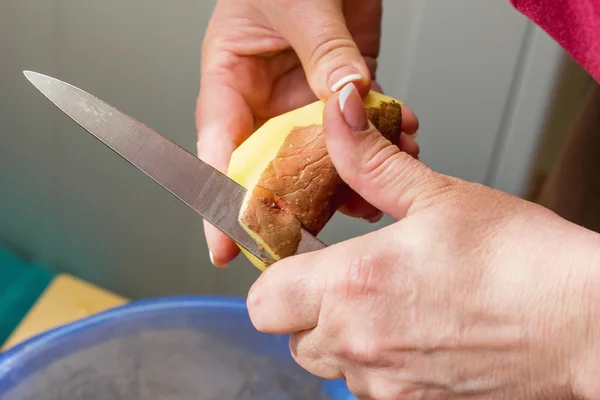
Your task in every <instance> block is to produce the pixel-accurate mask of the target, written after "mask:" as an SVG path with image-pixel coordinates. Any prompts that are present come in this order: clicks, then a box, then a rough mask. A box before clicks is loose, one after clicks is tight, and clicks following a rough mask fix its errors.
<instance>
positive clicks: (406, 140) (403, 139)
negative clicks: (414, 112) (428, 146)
mask: <svg viewBox="0 0 600 400" xmlns="http://www.w3.org/2000/svg"><path fill="white" fill-rule="evenodd" d="M398 147H399V148H400V150H401V151H403V152H405V153H407V154H409V155H410V156H411V157H414V158H416V159H418V158H419V153H420V152H421V148H420V147H419V145H418V144H417V142H416V141H415V139H414V138H412V137H411V136H410V135H408V134H406V133H403V134H402V135H400V138H399V139H398Z"/></svg>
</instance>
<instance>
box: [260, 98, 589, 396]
mask: <svg viewBox="0 0 600 400" xmlns="http://www.w3.org/2000/svg"><path fill="white" fill-rule="evenodd" d="M343 96H348V97H347V98H346V101H345V106H344V107H343V111H341V110H340V107H339V105H338V95H335V96H334V97H333V98H332V100H330V101H329V102H328V104H327V108H326V112H325V117H324V123H325V126H326V132H327V133H326V135H327V148H328V151H329V154H330V156H331V159H332V161H333V163H334V165H335V167H336V168H337V169H338V172H339V173H340V175H341V176H342V178H343V179H344V180H345V181H346V182H347V183H348V184H349V185H350V186H351V187H352V188H353V189H354V190H355V191H356V192H357V193H358V194H359V195H361V196H363V197H364V199H365V200H367V201H369V202H370V203H371V204H373V205H375V206H376V207H378V208H380V209H381V210H383V211H385V212H387V213H388V214H390V215H391V216H392V217H394V218H395V219H397V220H399V222H396V223H395V224H393V225H391V226H389V227H387V228H384V229H381V230H379V231H376V232H373V233H370V234H367V235H365V236H362V237H358V238H354V239H351V240H348V241H346V242H343V243H339V244H336V245H333V246H330V247H328V248H326V249H324V250H321V251H316V252H313V253H308V254H303V255H299V256H295V257H291V258H287V259H284V260H282V261H279V262H277V263H276V264H274V265H272V266H271V267H270V268H269V269H267V270H266V272H265V273H264V274H263V275H262V276H261V277H260V278H259V280H258V281H257V282H256V284H255V285H254V286H253V288H252V289H251V291H250V293H249V296H248V307H249V311H250V316H251V318H252V321H253V323H254V324H255V326H256V327H257V329H259V330H261V331H263V332H269V333H281V334H286V333H291V334H292V337H291V342H290V347H291V351H292V354H293V356H294V358H295V359H296V361H297V362H298V363H299V364H300V365H301V366H302V367H304V368H305V369H307V370H308V371H310V372H311V373H313V374H315V375H318V376H321V377H324V378H328V379H339V378H342V377H343V378H345V380H346V383H347V385H348V388H349V389H350V391H352V392H353V393H354V394H355V395H356V396H358V397H359V398H361V399H377V400H383V399H408V398H425V399H434V398H435V399H437V398H462V397H469V398H486V399H517V398H518V399H529V398H532V399H533V398H536V399H537V398H544V397H550V398H555V399H556V398H571V397H572V396H575V395H577V396H581V397H582V398H584V397H585V396H588V398H598V397H597V396H598V395H599V394H600V387H599V386H600V385H599V384H598V379H597V378H598V375H597V371H598V370H600V356H599V354H600V340H599V337H598V335H599V334H600V331H599V328H600V326H599V324H600V301H598V300H599V297H600V296H599V295H598V287H595V286H599V285H598V282H599V281H600V279H599V275H600V268H599V266H600V256H599V254H600V253H599V249H600V239H599V235H597V234H595V233H593V232H590V231H587V230H586V229H584V228H581V227H579V226H576V225H574V224H571V223H569V222H567V221H565V220H563V219H561V218H560V217H558V216H557V215H555V214H554V213H552V212H550V211H548V210H547V209H544V208H542V207H540V206H537V205H535V204H532V203H529V202H526V201H523V200H520V199H518V198H515V197H512V196H509V195H507V194H504V193H502V192H499V191H496V190H492V189H490V188H487V187H484V186H481V185H477V184H472V183H469V182H464V181H461V180H458V179H454V178H451V177H447V176H444V175H441V174H437V173H435V172H433V171H432V170H430V169H429V168H427V167H426V166H425V165H423V164H422V163H420V162H419V161H418V160H416V159H414V158H412V157H410V156H408V155H406V154H405V153H403V152H401V151H400V150H399V149H398V147H397V146H393V145H392V144H391V143H389V142H387V141H386V140H385V139H384V138H383V137H382V136H381V135H380V134H379V133H378V132H377V131H376V130H375V129H374V128H373V127H372V125H370V124H369V123H368V122H367V120H366V118H365V117H364V111H362V108H361V104H360V96H359V95H358V92H357V91H356V90H353V91H351V92H348V91H346V90H344V91H343V92H342V94H341V95H340V97H343ZM594 395H595V396H596V397H593V396H594Z"/></svg>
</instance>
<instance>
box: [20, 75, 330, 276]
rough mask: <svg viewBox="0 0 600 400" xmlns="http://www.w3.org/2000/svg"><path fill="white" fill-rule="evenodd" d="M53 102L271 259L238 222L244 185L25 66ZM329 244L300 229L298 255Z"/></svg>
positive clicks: (95, 100) (229, 233)
mask: <svg viewBox="0 0 600 400" xmlns="http://www.w3.org/2000/svg"><path fill="white" fill-rule="evenodd" d="M23 73H24V75H25V77H26V78H27V79H28V80H29V81H30V82H31V83H32V84H33V85H34V86H35V87H36V88H37V89H38V90H39V91H40V92H41V93H42V94H43V95H44V96H46V97H47V98H48V99H49V100H50V101H51V102H52V103H54V105H56V106H57V107H58V108H59V109H60V110H61V111H63V112H64V113H65V114H66V115H67V116H69V117H70V118H71V119H72V120H73V121H75V122H76V123H77V124H79V125H80V126H81V127H82V128H84V129H85V130H86V131H88V132H89V133H91V134H92V135H93V136H94V137H95V138H97V139H98V140H100V141H101V142H102V143H104V144H105V145H106V146H108V147H109V148H110V149H112V150H113V151H114V152H116V153H117V154H119V155H120V156H121V157H122V158H124V159H125V160H126V161H128V162H129V163H130V164H132V165H133V166H134V167H136V168H137V169H139V170H140V171H141V172H143V173H144V174H146V176H148V177H149V178H151V179H152V180H154V181H155V182H156V183H158V184H159V185H160V186H162V187H163V188H164V189H166V190H167V191H169V192H170V193H171V194H172V195H173V196H175V197H176V198H178V199H179V200H181V201H182V202H183V203H185V204H186V205H187V206H188V207H190V208H192V209H193V210H194V211H196V212H197V213H198V214H200V216H202V217H203V218H205V219H206V220H207V221H209V222H210V223H211V224H213V225H214V226H216V227H217V228H218V229H220V230H221V231H222V232H224V233H225V234H226V235H227V236H229V237H230V238H231V239H233V240H234V241H235V242H236V243H238V244H239V245H240V246H242V247H243V248H245V249H246V250H248V251H249V252H250V253H252V254H253V255H254V256H256V257H257V258H259V259H260V260H261V261H262V262H264V263H266V264H267V265H268V264H269V263H272V262H273V259H272V258H271V257H270V256H269V255H268V254H267V253H266V252H265V251H263V250H262V248H261V247H260V246H259V245H258V243H257V242H256V241H255V240H254V239H252V237H251V236H250V235H249V234H248V232H246V231H245V230H244V229H243V228H242V226H241V225H240V224H239V222H238V215H239V210H240V208H241V206H242V202H243V199H244V195H245V193H246V189H245V188H244V187H243V186H241V185H240V184H238V183H237V182H235V181H234V180H232V179H231V178H229V177H228V176H227V175H225V174H223V173H221V172H219V171H218V170H217V169H215V168H213V167H212V166H210V165H209V164H207V163H205V162H204V161H202V160H200V159H199V158H198V157H196V156H194V155H193V154H191V153H190V152H188V151H187V150H185V149H183V148H182V147H180V146H179V145H177V144H176V143H174V142H173V141H171V140H170V139H168V138H167V137H165V136H163V135H162V134H160V133H158V132H156V131H155V130H153V129H151V128H149V127H148V126H146V125H144V124H143V123H141V122H140V121H138V120H136V119H135V118H133V117H131V116H129V115H126V114H124V113H122V112H121V111H119V110H118V109H116V108H115V107H113V106H111V105H109V104H107V103H105V102H104V101H102V100H100V99H98V98H97V97H95V96H93V95H91V94H89V93H87V92H85V91H83V90H81V89H79V88H77V87H75V86H73V85H71V84H69V83H66V82H63V81H60V80H58V79H56V78H52V77H50V76H47V75H43V74H40V73H37V72H32V71H24V72H23ZM324 247H326V245H325V244H324V243H323V242H321V241H320V240H319V239H317V238H316V237H314V236H313V235H311V234H310V233H309V232H307V231H306V230H304V229H303V230H302V241H301V242H300V245H299V248H298V252H297V253H298V254H301V253H306V252H310V251H314V250H319V249H322V248H324Z"/></svg>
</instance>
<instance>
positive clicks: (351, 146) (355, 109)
mask: <svg viewBox="0 0 600 400" xmlns="http://www.w3.org/2000/svg"><path fill="white" fill-rule="evenodd" d="M323 123H324V126H325V132H326V143H327V151H328V153H329V156H330V158H331V161H332V163H333V165H334V166H335V168H336V169H337V171H338V173H339V174H340V177H341V178H342V179H343V180H344V181H345V182H346V183H347V184H348V185H349V186H350V187H351V188H352V189H353V190H354V191H355V192H357V193H358V194H359V195H360V196H362V197H363V198H364V199H365V200H366V201H368V202H369V203H371V204H372V205H374V206H375V207H377V208H378V209H380V210H381V211H383V212H385V213H387V214H389V215H391V216H392V217H393V218H395V219H401V218H403V217H405V216H406V215H407V214H408V213H409V212H410V210H411V208H413V207H415V206H417V205H418V204H417V203H419V202H421V201H427V200H428V199H431V197H433V196H435V195H437V194H439V193H441V192H443V190H444V189H445V188H448V187H449V186H450V185H451V183H452V181H451V179H450V178H449V177H447V176H445V175H441V174H438V173H436V172H434V171H433V170H431V169H430V168H429V167H427V166H425V164H423V163H421V162H420V161H418V160H416V159H414V158H413V157H412V156H410V155H409V154H407V153H405V152H402V151H401V150H400V149H399V148H398V146H396V145H394V144H392V143H391V142H390V141H389V140H387V139H386V138H384V137H383V136H382V135H381V134H380V133H379V132H378V131H377V129H375V127H374V126H373V125H372V124H371V123H370V122H369V120H368V119H367V116H366V113H365V110H364V108H363V103H362V99H361V96H360V95H359V93H358V91H357V90H356V87H355V86H354V85H353V84H352V83H350V84H348V85H346V86H345V87H344V88H343V89H342V91H341V92H340V93H339V94H336V95H334V96H333V97H332V98H331V99H330V100H329V101H328V103H327V105H326V108H325V113H324V116H323Z"/></svg>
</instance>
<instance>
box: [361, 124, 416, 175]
mask: <svg viewBox="0 0 600 400" xmlns="http://www.w3.org/2000/svg"><path fill="white" fill-rule="evenodd" d="M373 137H374V139H375V141H374V143H370V144H369V145H368V146H366V149H367V151H366V152H365V153H364V160H363V162H362V163H361V165H360V168H361V171H360V174H361V175H362V176H364V177H365V178H366V179H368V180H369V181H375V182H378V183H379V184H385V185H388V184H392V183H393V182H394V181H395V179H396V178H397V177H398V174H399V173H400V172H401V171H403V170H407V169H409V170H410V168H407V167H408V166H407V163H409V162H411V160H412V157H411V156H410V155H408V154H407V153H404V152H401V151H400V149H399V148H398V146H396V145H394V144H392V143H391V142H390V141H388V140H387V139H385V138H383V137H382V136H380V135H373Z"/></svg>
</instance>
